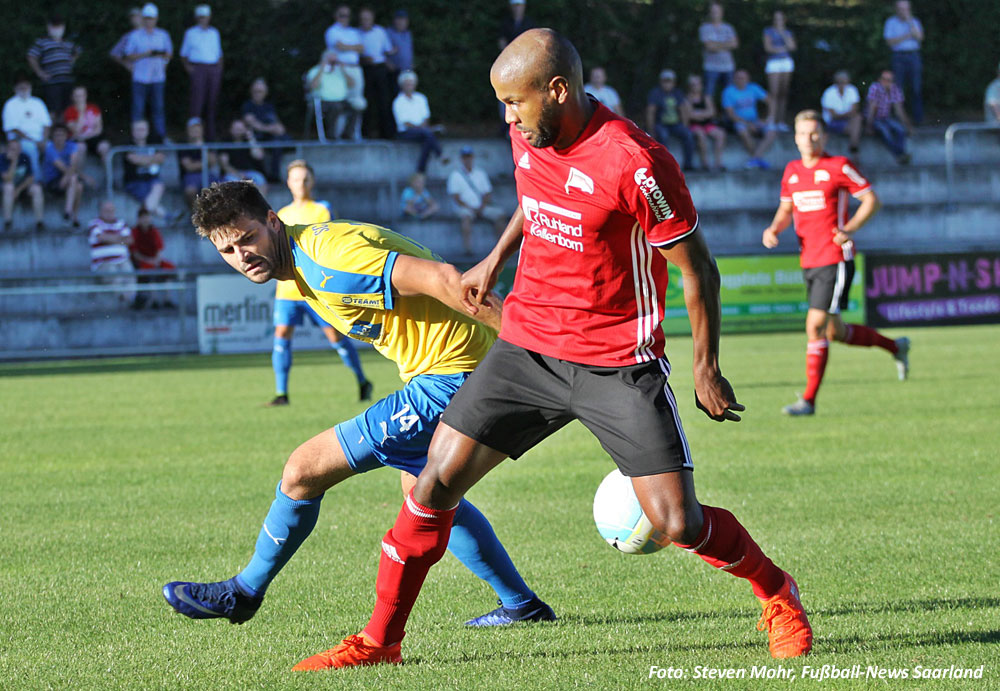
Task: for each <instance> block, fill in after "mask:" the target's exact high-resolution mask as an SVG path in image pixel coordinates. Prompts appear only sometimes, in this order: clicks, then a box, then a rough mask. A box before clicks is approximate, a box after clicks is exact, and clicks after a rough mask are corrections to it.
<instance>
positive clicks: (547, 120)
mask: <svg viewBox="0 0 1000 691" xmlns="http://www.w3.org/2000/svg"><path fill="white" fill-rule="evenodd" d="M556 121H557V118H556V104H555V102H554V101H546V102H545V103H544V104H542V112H541V114H540V115H539V117H538V126H537V127H536V128H535V131H534V134H535V136H534V139H533V140H532V141H531V146H532V147H534V148H536V149H544V148H545V147H547V146H552V145H553V144H554V143H555V141H556V139H558V138H559V131H558V129H557V128H556Z"/></svg>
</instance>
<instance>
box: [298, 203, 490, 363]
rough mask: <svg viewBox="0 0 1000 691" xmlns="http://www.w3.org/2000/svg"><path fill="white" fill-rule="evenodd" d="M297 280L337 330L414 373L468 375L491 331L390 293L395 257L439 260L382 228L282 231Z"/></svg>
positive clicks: (424, 300) (342, 225)
mask: <svg viewBox="0 0 1000 691" xmlns="http://www.w3.org/2000/svg"><path fill="white" fill-rule="evenodd" d="M285 232H286V233H287V235H288V242H289V244H290V246H291V249H292V258H293V261H294V264H295V283H296V285H297V286H298V288H299V290H300V291H301V293H302V295H303V297H304V298H305V300H306V302H307V303H309V306H310V307H312V308H313V309H315V310H316V312H318V313H319V315H320V316H321V317H323V319H324V320H326V321H327V322H329V323H330V324H331V325H332V326H333V327H334V328H336V329H337V330H338V331H340V332H341V333H344V334H347V335H348V336H350V337H351V338H356V339H358V340H359V341H365V342H367V343H371V344H372V346H374V347H375V350H377V351H378V352H380V353H381V354H382V355H384V356H385V357H387V358H389V359H390V360H392V361H393V362H395V363H396V364H397V365H399V376H400V378H401V379H402V380H403V381H404V382H408V381H409V380H410V379H412V378H413V377H415V376H417V375H418V374H456V373H458V372H471V371H472V370H473V369H475V368H476V365H478V364H479V362H480V361H481V360H482V359H483V357H485V355H486V352H487V351H488V350H489V349H490V346H492V345H493V341H494V340H495V339H496V333H495V332H494V331H493V330H492V329H490V328H488V327H486V326H484V325H483V324H480V323H479V322H477V321H475V320H474V319H472V317H469V316H467V315H465V314H460V313H458V312H456V311H455V310H453V309H451V308H450V307H446V306H445V305H444V304H442V303H441V302H439V301H437V300H435V299H434V298H432V297H427V296H426V295H415V296H397V295H393V293H392V281H391V278H392V267H393V265H394V264H395V262H396V257H397V256H399V255H400V254H405V255H410V256H413V257H420V258H422V259H431V260H435V261H440V258H439V257H438V256H436V255H435V254H434V253H433V252H431V251H430V250H429V249H427V248H426V247H423V246H422V245H419V244H418V243H416V242H414V241H413V240H410V239H409V238H406V237H403V236H402V235H399V234H398V233H394V232H393V231H391V230H388V229H386V228H381V227H379V226H375V225H370V224H367V223H355V222H353V221H343V220H339V221H331V222H329V223H318V224H314V225H309V226H286V228H285Z"/></svg>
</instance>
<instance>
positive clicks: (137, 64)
mask: <svg viewBox="0 0 1000 691" xmlns="http://www.w3.org/2000/svg"><path fill="white" fill-rule="evenodd" d="M159 16H160V12H159V10H158V9H157V8H156V5H154V4H153V3H151V2H147V3H146V4H145V5H143V6H142V26H140V27H139V28H138V29H136V30H135V31H133V32H132V33H130V34H129V35H128V38H127V39H126V41H125V48H124V53H125V59H126V60H127V61H128V62H129V63H131V65H132V121H133V122H135V121H136V120H142V119H144V118H145V117H146V109H147V107H148V108H149V110H150V112H151V116H150V121H151V122H152V125H153V132H154V133H155V134H156V136H157V137H158V138H159V141H163V140H164V139H165V138H166V136H167V116H166V110H165V103H164V100H163V99H164V88H165V86H166V81H167V63H169V62H170V59H171V58H172V57H173V55H174V44H173V42H172V41H171V40H170V34H168V33H167V32H166V31H164V30H163V29H160V28H159V27H157V26H156V22H157V20H158V19H159Z"/></svg>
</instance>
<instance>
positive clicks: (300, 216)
mask: <svg viewBox="0 0 1000 691" xmlns="http://www.w3.org/2000/svg"><path fill="white" fill-rule="evenodd" d="M278 218H280V219H281V222H282V223H284V224H285V225H286V226H303V225H312V224H313V223H326V222H327V221H329V220H330V218H331V216H330V209H329V207H327V206H326V205H325V204H320V203H319V202H317V201H313V200H312V199H310V200H308V201H306V202H303V203H302V204H298V205H296V204H295V203H292V204H289V205H287V206H283V207H281V208H280V209H279V210H278ZM277 283H278V285H277V286H275V288H274V299H275V300H295V301H298V302H301V301H303V300H305V298H304V297H302V293H301V292H299V287H298V286H297V285H295V281H278V282H277Z"/></svg>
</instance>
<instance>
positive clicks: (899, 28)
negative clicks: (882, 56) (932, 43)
mask: <svg viewBox="0 0 1000 691" xmlns="http://www.w3.org/2000/svg"><path fill="white" fill-rule="evenodd" d="M882 38H884V39H885V42H886V43H887V44H888V45H889V49H890V50H891V51H892V72H893V74H895V75H896V78H897V79H898V80H899V86H900V88H902V89H904V90H906V91H909V92H910V95H909V99H910V108H911V110H912V112H913V122H914V124H917V125H919V124H920V122H921V121H922V120H923V119H924V101H923V96H922V94H921V91H922V86H921V82H922V79H923V69H924V68H923V64H922V63H921V60H920V44H921V43H923V42H924V27H923V25H922V24H921V23H920V20H919V19H917V18H916V17H914V16H913V12H912V11H911V10H910V0H897V1H896V14H894V15H893V16H891V17H889V18H888V19H886V20H885V27H884V28H883V30H882Z"/></svg>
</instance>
